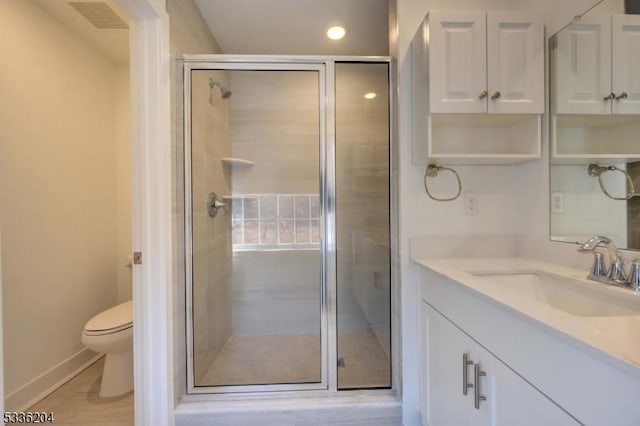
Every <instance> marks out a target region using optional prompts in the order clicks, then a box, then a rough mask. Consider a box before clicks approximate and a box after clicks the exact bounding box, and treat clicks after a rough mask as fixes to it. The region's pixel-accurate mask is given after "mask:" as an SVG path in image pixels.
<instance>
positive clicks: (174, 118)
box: [167, 0, 230, 397]
mask: <svg viewBox="0 0 640 426" xmlns="http://www.w3.org/2000/svg"><path fill="white" fill-rule="evenodd" d="M167 11H168V12H169V16H170V35H169V37H170V49H171V55H172V61H171V124H172V151H173V152H172V158H173V159H174V166H173V184H174V187H173V190H172V194H173V197H174V198H173V203H172V204H173V217H174V229H173V232H174V235H175V238H174V247H173V249H174V262H175V263H174V267H173V270H174V273H175V276H174V282H175V283H176V284H175V287H174V289H175V292H174V300H175V305H174V309H175V318H176V321H175V322H174V324H175V327H174V339H175V368H176V371H178V372H181V371H184V368H185V367H184V366H185V365H186V354H187V351H186V349H185V346H184V344H185V338H184V336H185V326H186V325H185V322H184V319H185V275H184V271H185V264H184V144H183V116H182V114H183V99H182V95H183V88H182V67H181V63H180V61H179V59H180V57H181V55H183V54H191V53H222V49H221V48H220V46H219V45H218V42H217V41H216V39H215V38H214V36H213V35H212V34H211V32H210V31H209V28H208V27H207V25H206V23H205V22H204V20H203V19H202V16H201V15H200V12H199V11H198V8H197V7H196V5H195V3H194V2H193V0H168V1H167ZM205 80H207V81H205V82H204V83H203V84H201V85H200V86H199V90H200V92H199V95H198V97H197V98H198V99H199V101H200V102H201V103H202V102H204V105H203V106H204V107H205V109H206V108H207V105H209V104H208V96H209V85H208V78H206V77H205ZM203 98H204V99H203ZM218 101H219V100H218ZM218 101H216V102H218ZM216 105H220V104H218V103H216ZM208 108H209V109H208V110H207V111H209V114H213V113H214V110H213V106H209V107H208ZM198 117H199V120H200V121H194V122H193V123H192V125H193V127H194V129H202V128H204V127H205V126H207V125H209V124H208V122H209V121H210V120H209V119H210V118H212V117H211V116H207V114H206V113H204V114H200V115H199V116H198ZM198 154H199V158H201V159H202V160H204V157H203V156H206V155H209V151H207V150H206V149H204V148H203V149H202V150H200V151H199V152H198ZM210 164H212V165H214V163H213V162H211V163H210ZM217 166H218V167H221V165H219V163H218V165H217ZM205 190H206V191H209V190H214V189H209V186H207V187H206V188H202V191H205ZM203 196H204V197H205V199H206V193H205V194H200V195H197V196H196V197H195V198H196V199H198V200H200V202H202V201H201V198H202V197H203ZM204 227H205V228H206V226H204ZM210 249H211V246H210ZM214 255H215V254H214V253H213V250H212V249H211V253H209V256H210V259H212V262H213V257H214ZM212 262H209V263H212ZM229 270H230V265H229ZM202 273H208V272H206V271H203V272H202ZM204 284H205V283H203V284H202V285H204ZM207 291H208V290H206V289H205V290H204V292H205V293H206V292H207ZM207 299H208V297H206V296H205V297H203V298H202V300H201V301H200V303H202V304H206V303H207V302H206V300H207ZM205 307H206V306H205ZM206 311H209V309H208V308H207V309H206ZM223 322H224V321H219V323H223ZM207 324H209V323H207ZM213 332H214V329H213V327H209V328H208V329H206V328H205V329H200V330H199V333H200V335H199V336H198V338H197V339H196V340H197V341H198V342H199V343H198V349H197V350H198V352H199V353H200V354H201V356H199V357H198V358H197V359H198V361H197V362H198V363H199V364H200V366H201V367H200V368H198V369H197V371H199V372H205V371H206V370H207V368H208V366H207V365H206V363H207V362H211V361H210V359H212V358H213V356H212V355H213V348H215V347H216V342H215V339H214V337H213ZM210 348H211V349H210ZM175 377H176V388H177V389H185V388H186V383H185V377H186V374H176V375H175ZM178 396H179V392H176V397H178Z"/></svg>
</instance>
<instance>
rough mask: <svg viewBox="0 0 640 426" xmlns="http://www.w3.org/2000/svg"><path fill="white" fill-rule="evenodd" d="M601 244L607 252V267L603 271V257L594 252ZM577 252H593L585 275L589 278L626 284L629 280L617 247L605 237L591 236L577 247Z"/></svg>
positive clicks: (609, 282)
mask: <svg viewBox="0 0 640 426" xmlns="http://www.w3.org/2000/svg"><path fill="white" fill-rule="evenodd" d="M600 246H603V247H604V248H606V249H607V253H608V254H609V269H608V271H606V272H605V266H604V259H603V257H602V254H601V253H598V252H596V248H598V247H600ZM578 251H579V252H582V253H584V252H592V253H593V254H594V259H593V266H592V267H591V272H590V273H589V276H588V277H587V278H588V279H590V280H595V281H600V282H604V283H608V284H611V283H615V284H622V285H628V284H629V281H628V279H627V277H626V275H625V273H624V268H623V262H622V258H621V257H620V253H619V252H618V248H617V247H616V246H615V244H613V241H611V240H610V239H609V238H607V237H602V236H596V237H591V238H589V240H587V242H585V243H584V244H582V245H581V246H580V248H578Z"/></svg>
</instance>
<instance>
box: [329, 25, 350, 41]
mask: <svg viewBox="0 0 640 426" xmlns="http://www.w3.org/2000/svg"><path fill="white" fill-rule="evenodd" d="M346 34H347V30H346V29H345V28H344V27H342V26H340V25H335V26H333V27H330V28H329V29H328V30H327V37H329V38H330V39H331V40H340V39H342V38H344V36H345V35H346Z"/></svg>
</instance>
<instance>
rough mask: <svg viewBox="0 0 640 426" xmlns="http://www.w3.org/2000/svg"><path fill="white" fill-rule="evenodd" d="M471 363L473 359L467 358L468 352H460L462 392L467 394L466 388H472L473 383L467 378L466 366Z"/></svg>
mask: <svg viewBox="0 0 640 426" xmlns="http://www.w3.org/2000/svg"><path fill="white" fill-rule="evenodd" d="M470 365H473V361H471V360H470V359H469V354H467V353H463V354H462V394H463V395H466V394H467V389H469V388H472V387H473V385H472V384H471V383H469V382H468V380H467V368H468V367H469V366H470Z"/></svg>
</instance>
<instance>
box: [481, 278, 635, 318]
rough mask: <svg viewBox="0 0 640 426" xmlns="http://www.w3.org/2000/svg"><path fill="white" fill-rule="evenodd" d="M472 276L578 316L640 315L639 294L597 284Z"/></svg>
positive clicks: (564, 279)
mask: <svg viewBox="0 0 640 426" xmlns="http://www.w3.org/2000/svg"><path fill="white" fill-rule="evenodd" d="M471 275H474V276H476V277H478V278H482V279H485V280H488V281H491V282H492V283H494V284H497V285H500V286H502V285H504V291H513V292H517V294H519V295H522V296H525V297H533V298H535V299H536V300H538V301H539V302H542V303H545V304H548V305H550V306H552V307H554V308H556V309H559V310H561V311H564V312H566V313H568V314H571V315H575V316H580V317H612V316H637V315H640V294H635V293H632V292H630V291H629V292H628V294H625V293H626V292H624V291H619V290H620V289H612V288H609V287H607V285H606V284H602V283H598V282H583V281H578V280H574V279H571V278H567V277H563V276H560V275H555V274H550V273H547V272H505V273H496V272H490V273H485V272H472V273H471ZM616 290H618V291H616ZM501 291H502V289H501Z"/></svg>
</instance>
